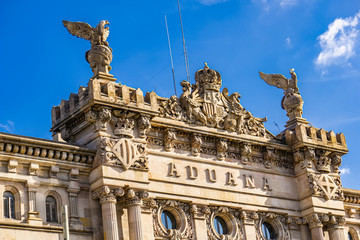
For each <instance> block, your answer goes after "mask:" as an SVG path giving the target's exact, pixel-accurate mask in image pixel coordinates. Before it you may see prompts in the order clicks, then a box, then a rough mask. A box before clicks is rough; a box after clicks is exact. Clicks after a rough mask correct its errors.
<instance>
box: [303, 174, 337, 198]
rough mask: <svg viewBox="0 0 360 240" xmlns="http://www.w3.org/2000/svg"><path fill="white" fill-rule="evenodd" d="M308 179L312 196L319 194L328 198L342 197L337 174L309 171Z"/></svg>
mask: <svg viewBox="0 0 360 240" xmlns="http://www.w3.org/2000/svg"><path fill="white" fill-rule="evenodd" d="M308 180H309V184H310V189H311V190H312V194H313V195H314V196H321V197H324V198H326V199H327V200H330V199H339V200H342V199H343V198H344V194H343V191H342V189H341V188H342V187H341V181H340V177H339V176H330V174H315V173H309V174H308Z"/></svg>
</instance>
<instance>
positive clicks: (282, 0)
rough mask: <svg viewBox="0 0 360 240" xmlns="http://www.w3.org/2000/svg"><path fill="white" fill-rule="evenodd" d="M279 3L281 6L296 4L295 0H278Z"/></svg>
mask: <svg viewBox="0 0 360 240" xmlns="http://www.w3.org/2000/svg"><path fill="white" fill-rule="evenodd" d="M279 4H280V6H281V7H282V8H286V7H291V6H295V5H296V4H297V1H296V0H280V2H279Z"/></svg>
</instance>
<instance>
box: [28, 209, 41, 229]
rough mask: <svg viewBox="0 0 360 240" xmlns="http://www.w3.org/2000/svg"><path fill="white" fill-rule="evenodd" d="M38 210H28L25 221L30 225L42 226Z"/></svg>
mask: <svg viewBox="0 0 360 240" xmlns="http://www.w3.org/2000/svg"><path fill="white" fill-rule="evenodd" d="M38 216H39V213H38V212H28V219H27V220H26V222H27V223H29V224H31V225H37V226H42V225H43V222H42V219H41V218H38Z"/></svg>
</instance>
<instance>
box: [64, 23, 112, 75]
mask: <svg viewBox="0 0 360 240" xmlns="http://www.w3.org/2000/svg"><path fill="white" fill-rule="evenodd" d="M63 24H64V26H65V27H66V28H67V30H68V31H69V32H70V33H71V34H72V35H74V36H77V37H79V38H83V39H85V40H90V43H91V49H90V50H89V51H87V52H86V55H85V58H86V61H88V63H90V67H91V68H92V71H93V73H94V76H96V75H98V74H99V73H100V72H101V73H105V74H109V71H110V70H111V66H110V63H111V61H112V49H111V48H110V47H109V43H108V42H107V41H106V39H107V37H108V36H109V27H105V26H106V25H108V24H109V22H108V21H106V20H105V21H100V23H99V24H98V25H97V26H96V27H95V28H93V27H91V26H90V25H89V24H87V23H84V22H69V21H65V20H64V21H63Z"/></svg>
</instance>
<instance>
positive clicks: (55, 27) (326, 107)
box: [0, 0, 360, 189]
mask: <svg viewBox="0 0 360 240" xmlns="http://www.w3.org/2000/svg"><path fill="white" fill-rule="evenodd" d="M181 7H182V17H183V25H184V30H185V37H186V43H187V48H188V55H189V65H190V74H191V79H192V81H194V80H193V79H194V78H193V76H194V73H195V71H196V70H198V69H200V68H202V67H203V64H204V62H207V63H208V65H209V66H210V67H211V68H213V69H216V70H217V71H219V72H220V73H221V75H222V78H223V87H227V88H228V89H229V91H230V92H239V93H240V94H241V95H242V97H241V104H242V105H243V106H244V107H245V108H247V110H249V111H251V112H252V113H253V114H254V116H257V117H265V116H267V117H268V122H267V123H266V127H267V128H268V129H269V130H270V131H271V132H272V133H274V134H277V133H279V132H280V130H282V129H283V125H284V124H285V122H286V120H287V117H286V113H285V111H284V110H282V109H281V107H280V101H281V98H282V91H281V90H280V89H277V88H275V87H271V86H268V85H267V84H265V83H264V82H263V81H262V80H261V79H260V78H259V75H258V71H259V70H261V71H263V72H266V73H282V74H284V75H285V76H287V77H290V75H289V69H290V68H295V71H296V73H297V75H298V79H299V82H298V85H299V88H300V92H301V94H302V96H303V99H304V101H305V104H304V115H303V116H304V117H305V118H306V119H307V120H308V121H309V122H310V123H311V124H312V125H313V126H315V127H318V128H324V129H325V130H328V131H330V130H333V131H335V132H336V133H339V132H343V133H344V134H345V136H346V139H347V143H348V148H349V150H350V152H349V153H348V154H347V155H345V156H344V157H343V164H342V169H343V171H344V172H343V176H342V180H343V185H344V187H348V188H357V189H360V184H359V182H360V174H357V171H358V170H360V163H359V159H360V141H359V140H358V134H359V133H360V107H359V104H360V100H359V92H360V81H359V78H360V57H359V53H360V33H359V31H360V12H359V11H360V1H358V0H345V1H336V0H181ZM164 14H166V15H167V18H168V24H169V31H170V38H171V44H172V51H173V56H174V64H175V75H176V81H177V87H178V93H179V92H180V86H179V83H180V81H181V80H184V79H186V72H185V69H184V59H183V56H182V45H181V44H182V42H181V30H180V23H179V17H178V11H177V2H176V0H167V1H148V0H145V1H144V0H142V1H104V2H103V3H101V1H53V2H52V1H2V3H1V8H0V27H1V30H2V34H1V35H2V37H1V38H0V52H1V58H0V70H1V73H2V74H1V77H0V78H1V84H2V85H1V90H0V102H1V105H0V131H2V132H9V133H14V134H19V135H26V136H33V137H39V138H46V139H51V134H50V132H49V129H50V127H51V108H52V106H54V105H58V104H59V103H60V101H61V99H68V97H69V95H70V93H71V92H77V91H78V87H79V86H80V85H82V86H86V84H87V82H88V80H89V78H90V77H91V76H92V72H91V69H90V67H89V65H88V63H87V62H86V60H85V57H84V56H85V52H86V51H87V50H89V48H90V43H89V42H88V41H85V40H82V39H77V38H76V37H73V36H71V35H70V34H69V33H68V32H67V30H66V29H65V28H64V27H63V26H62V22H61V21H62V20H63V19H65V20H69V21H84V22H88V23H89V24H90V25H92V26H96V24H97V23H98V22H99V21H100V20H108V21H109V22H110V36H109V38H108V42H109V44H110V46H111V47H112V49H113V55H114V58H113V62H112V64H111V66H112V68H113V69H112V70H111V73H112V74H114V75H115V77H116V78H117V79H118V80H119V81H120V82H121V83H122V84H125V85H128V86H132V87H136V88H137V87H139V88H141V89H142V90H143V91H144V92H147V91H153V90H155V89H156V91H157V94H158V95H160V96H163V97H169V96H171V95H172V94H173V93H174V89H173V83H172V75H171V68H170V60H169V52H168V43H167V37H166V29H165V22H164ZM277 125H278V126H279V127H280V128H278V127H277Z"/></svg>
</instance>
